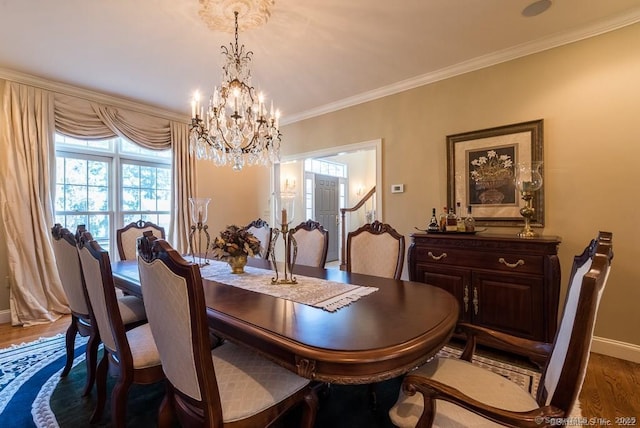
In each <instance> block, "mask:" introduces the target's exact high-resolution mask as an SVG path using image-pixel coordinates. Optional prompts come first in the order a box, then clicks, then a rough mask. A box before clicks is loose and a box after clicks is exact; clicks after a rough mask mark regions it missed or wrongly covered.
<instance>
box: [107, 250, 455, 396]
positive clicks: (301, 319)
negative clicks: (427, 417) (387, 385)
mask: <svg viewBox="0 0 640 428" xmlns="http://www.w3.org/2000/svg"><path fill="white" fill-rule="evenodd" d="M249 265H250V266H253V267H258V268H265V269H270V268H271V264H270V262H268V261H266V260H263V259H250V261H249ZM112 272H113V277H114V282H115V284H116V286H117V287H119V288H121V289H123V290H124V291H125V292H127V293H130V294H134V295H138V296H141V297H143V296H142V293H141V290H140V279H139V275H138V265H137V262H136V261H135V260H134V261H116V262H113V263H112ZM294 273H295V274H296V275H297V276H298V280H299V281H303V280H304V276H309V277H315V278H321V279H327V280H330V281H336V282H342V283H348V284H355V285H361V286H370V287H377V288H378V291H376V292H374V293H371V294H369V295H366V296H363V297H362V298H360V299H359V300H357V301H355V302H353V303H351V304H350V305H348V306H345V307H342V308H340V309H338V310H337V311H335V312H329V311H326V310H323V309H320V308H316V307H313V306H309V305H305V304H302V303H296V302H293V301H290V300H286V299H283V298H278V297H273V296H270V295H266V294H261V293H257V292H253V291H248V290H244V289H241V288H238V287H234V286H230V285H225V284H220V283H217V282H215V281H213V280H211V279H203V287H204V291H205V298H206V302H207V315H208V318H209V325H210V328H211V329H212V331H213V333H214V334H216V335H218V336H220V337H223V338H225V339H227V340H231V341H234V342H236V343H240V344H242V345H245V346H248V347H250V348H253V349H255V350H256V351H258V352H259V353H261V354H263V355H264V356H266V357H267V358H269V359H271V360H273V361H275V362H276V363H278V364H280V365H282V366H284V367H286V368H288V369H289V370H291V371H293V372H295V373H298V374H299V375H300V376H304V377H306V378H309V379H314V380H318V381H322V382H331V383H339V384H365V383H372V382H377V381H382V380H386V379H390V378H393V377H396V376H399V375H402V374H404V373H407V372H408V371H410V370H411V369H413V368H415V367H417V366H418V365H420V364H422V363H424V362H425V361H427V360H428V359H429V358H430V357H432V356H433V355H434V354H435V353H437V352H438V351H439V350H440V349H441V348H442V347H443V346H444V345H445V344H446V343H447V342H448V341H449V338H450V337H451V335H452V333H453V330H454V328H455V325H456V321H457V319H458V311H459V307H458V303H457V301H456V299H455V298H454V297H453V296H451V295H450V294H449V293H447V292H446V291H444V290H442V289H440V288H437V287H434V286H431V285H427V284H423V283H418V282H412V281H403V280H394V279H387V278H380V277H374V276H369V275H362V274H355V273H349V272H344V271H341V270H339V269H321V268H312V267H306V266H296V267H295V268H294ZM283 287H286V285H283Z"/></svg>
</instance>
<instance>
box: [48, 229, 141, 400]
mask: <svg viewBox="0 0 640 428" xmlns="http://www.w3.org/2000/svg"><path fill="white" fill-rule="evenodd" d="M77 230H78V231H80V232H83V231H85V227H84V225H79V226H78V228H77ZM51 235H52V236H53V251H54V256H55V259H56V266H57V268H58V275H59V276H60V281H61V282H62V288H63V289H64V292H65V294H66V296H67V301H68V303H69V308H70V309H71V323H70V324H69V328H68V329H67V333H66V350H67V358H66V362H65V366H64V369H63V370H62V373H61V377H66V376H67V375H68V374H69V371H70V370H71V367H72V365H73V359H74V350H75V340H76V335H77V334H80V335H81V336H83V337H87V336H88V337H89V340H88V341H87V346H86V350H85V355H86V358H85V361H86V365H87V381H86V383H85V387H84V390H83V392H82V396H83V397H84V396H87V395H89V394H90V393H91V389H92V388H93V384H94V382H95V373H96V364H97V360H98V345H99V344H100V335H99V334H98V330H97V329H96V328H95V325H96V324H95V321H94V320H93V315H92V312H91V305H90V304H89V300H88V296H87V293H86V287H85V284H84V277H83V275H82V268H81V266H80V259H79V257H78V248H77V240H76V237H75V236H74V235H73V234H72V233H71V232H70V231H69V230H68V229H66V228H64V227H62V225H60V224H58V223H56V224H55V225H54V226H53V227H52V228H51ZM118 307H119V309H120V314H121V316H122V322H123V323H124V324H125V326H126V328H133V327H135V326H137V325H140V324H142V323H144V322H146V320H147V316H146V314H145V311H144V304H143V303H142V300H141V299H139V298H137V297H134V296H121V297H119V298H118Z"/></svg>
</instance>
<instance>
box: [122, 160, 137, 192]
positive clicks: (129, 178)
mask: <svg viewBox="0 0 640 428" xmlns="http://www.w3.org/2000/svg"><path fill="white" fill-rule="evenodd" d="M122 186H123V187H138V186H140V167H139V166H138V165H132V164H123V165H122Z"/></svg>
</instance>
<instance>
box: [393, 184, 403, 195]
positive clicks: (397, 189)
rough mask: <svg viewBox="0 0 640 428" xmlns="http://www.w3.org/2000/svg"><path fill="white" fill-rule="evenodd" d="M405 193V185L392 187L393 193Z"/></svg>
mask: <svg viewBox="0 0 640 428" xmlns="http://www.w3.org/2000/svg"><path fill="white" fill-rule="evenodd" d="M403 192H404V184H392V185H391V193H403Z"/></svg>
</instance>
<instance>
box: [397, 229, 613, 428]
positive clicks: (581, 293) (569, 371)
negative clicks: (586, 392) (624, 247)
mask: <svg viewBox="0 0 640 428" xmlns="http://www.w3.org/2000/svg"><path fill="white" fill-rule="evenodd" d="M612 258H613V247H612V234H611V233H609V232H600V233H599V235H598V238H597V239H594V240H592V241H591V243H590V244H589V245H588V246H587V248H586V249H585V250H584V251H583V253H582V254H580V255H578V256H576V257H574V262H573V267H572V269H571V274H570V279H569V288H568V290H567V295H566V300H565V304H564V310H563V313H562V318H561V320H560V325H559V327H558V332H557V333H556V337H555V340H554V342H553V343H552V344H551V343H543V342H536V341H533V340H527V339H524V338H514V337H512V336H510V335H508V334H505V333H501V332H499V331H494V330H490V329H487V328H484V327H481V326H475V325H472V324H467V323H459V324H458V329H459V330H460V331H463V332H464V333H466V335H467V344H466V347H465V349H464V350H463V352H462V356H461V358H462V360H455V359H450V358H439V357H435V358H434V359H432V360H431V361H429V362H427V363H426V364H424V365H423V366H421V367H419V368H417V369H416V370H414V371H412V372H410V373H408V374H407V375H406V377H405V379H404V381H403V387H402V391H401V392H400V395H399V397H398V401H397V402H396V404H395V406H393V407H392V408H391V410H390V411H389V417H390V419H391V421H392V422H393V423H394V424H395V425H396V426H398V427H430V426H437V427H460V428H462V427H471V426H473V427H476V426H496V423H497V422H500V423H502V424H503V425H507V426H528V427H533V426H549V425H550V421H553V420H560V418H567V417H569V416H570V414H571V411H572V410H573V407H574V405H575V403H576V401H577V399H578V395H579V393H580V389H581V388H582V382H583V381H584V376H585V373H586V370H587V363H588V361H589V352H590V349H591V341H592V337H593V329H594V326H595V321H596V315H597V312H598V306H599V303H600V299H601V297H602V293H603V291H604V288H605V285H606V283H607V279H608V276H609V272H610V269H611V259H612ZM477 338H482V339H483V340H485V341H488V343H489V344H494V345H502V346H509V347H510V349H514V350H518V351H520V352H522V353H524V354H525V355H536V356H538V357H540V359H541V360H543V361H546V363H545V366H544V369H543V372H542V375H541V378H540V383H539V386H538V390H537V391H536V392H535V394H536V395H535V397H534V396H530V395H529V394H528V393H527V392H525V391H524V390H523V389H521V388H520V387H519V386H517V385H515V384H513V383H512V382H511V381H509V380H507V379H506V378H503V377H501V376H498V375H496V374H494V373H491V372H490V371H489V370H487V369H484V368H480V367H477V366H474V365H472V364H471V363H470V361H471V358H472V356H473V352H474V350H475V344H476V340H477Z"/></svg>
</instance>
